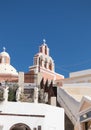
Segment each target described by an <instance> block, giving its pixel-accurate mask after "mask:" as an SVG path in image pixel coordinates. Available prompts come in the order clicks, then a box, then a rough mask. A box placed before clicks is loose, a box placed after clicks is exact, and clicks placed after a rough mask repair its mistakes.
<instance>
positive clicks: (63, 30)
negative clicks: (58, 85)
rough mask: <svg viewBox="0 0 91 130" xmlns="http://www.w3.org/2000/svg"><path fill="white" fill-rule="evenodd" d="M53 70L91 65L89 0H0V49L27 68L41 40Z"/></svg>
mask: <svg viewBox="0 0 91 130" xmlns="http://www.w3.org/2000/svg"><path fill="white" fill-rule="evenodd" d="M44 38H45V39H46V44H47V45H48V47H49V48H50V56H52V58H53V60H54V62H55V70H56V72H58V73H60V74H63V75H64V76H65V77H68V74H69V73H70V72H74V71H79V70H84V69H90V68H91V0H0V52H1V51H2V48H3V47H6V51H7V52H8V53H9V54H10V56H11V65H13V66H14V67H15V68H16V69H17V71H24V72H27V71H28V70H29V68H28V67H29V66H32V65H33V56H34V55H35V54H36V53H37V52H38V51H39V46H40V45H41V44H42V40H43V39H44Z"/></svg>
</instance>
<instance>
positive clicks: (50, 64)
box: [49, 61, 52, 70]
mask: <svg viewBox="0 0 91 130" xmlns="http://www.w3.org/2000/svg"><path fill="white" fill-rule="evenodd" d="M49 70H52V62H51V61H50V62H49Z"/></svg>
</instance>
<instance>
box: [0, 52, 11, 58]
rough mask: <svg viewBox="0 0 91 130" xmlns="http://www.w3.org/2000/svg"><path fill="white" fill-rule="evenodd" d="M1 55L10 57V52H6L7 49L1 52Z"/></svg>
mask: <svg viewBox="0 0 91 130" xmlns="http://www.w3.org/2000/svg"><path fill="white" fill-rule="evenodd" d="M0 56H2V57H4V56H7V57H9V58H10V56H9V54H8V53H7V52H5V51H3V52H1V53H0Z"/></svg>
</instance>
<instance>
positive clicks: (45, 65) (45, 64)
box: [44, 58, 47, 68]
mask: <svg viewBox="0 0 91 130" xmlns="http://www.w3.org/2000/svg"><path fill="white" fill-rule="evenodd" d="M44 67H45V68H47V59H46V58H45V63H44Z"/></svg>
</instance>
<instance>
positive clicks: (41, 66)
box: [25, 40, 64, 83]
mask: <svg viewBox="0 0 91 130" xmlns="http://www.w3.org/2000/svg"><path fill="white" fill-rule="evenodd" d="M42 78H44V81H46V80H48V81H51V80H53V81H55V80H58V79H64V76H63V75H61V74H58V73H56V72H55V64H54V61H53V59H52V57H51V56H50V51H49V48H48V46H47V44H46V41H45V40H43V43H42V45H41V46H40V47H39V52H38V53H37V54H35V56H34V61H33V66H30V67H29V72H28V73H26V74H25V82H32V83H34V82H36V81H35V80H36V79H37V81H40V80H41V79H42Z"/></svg>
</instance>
